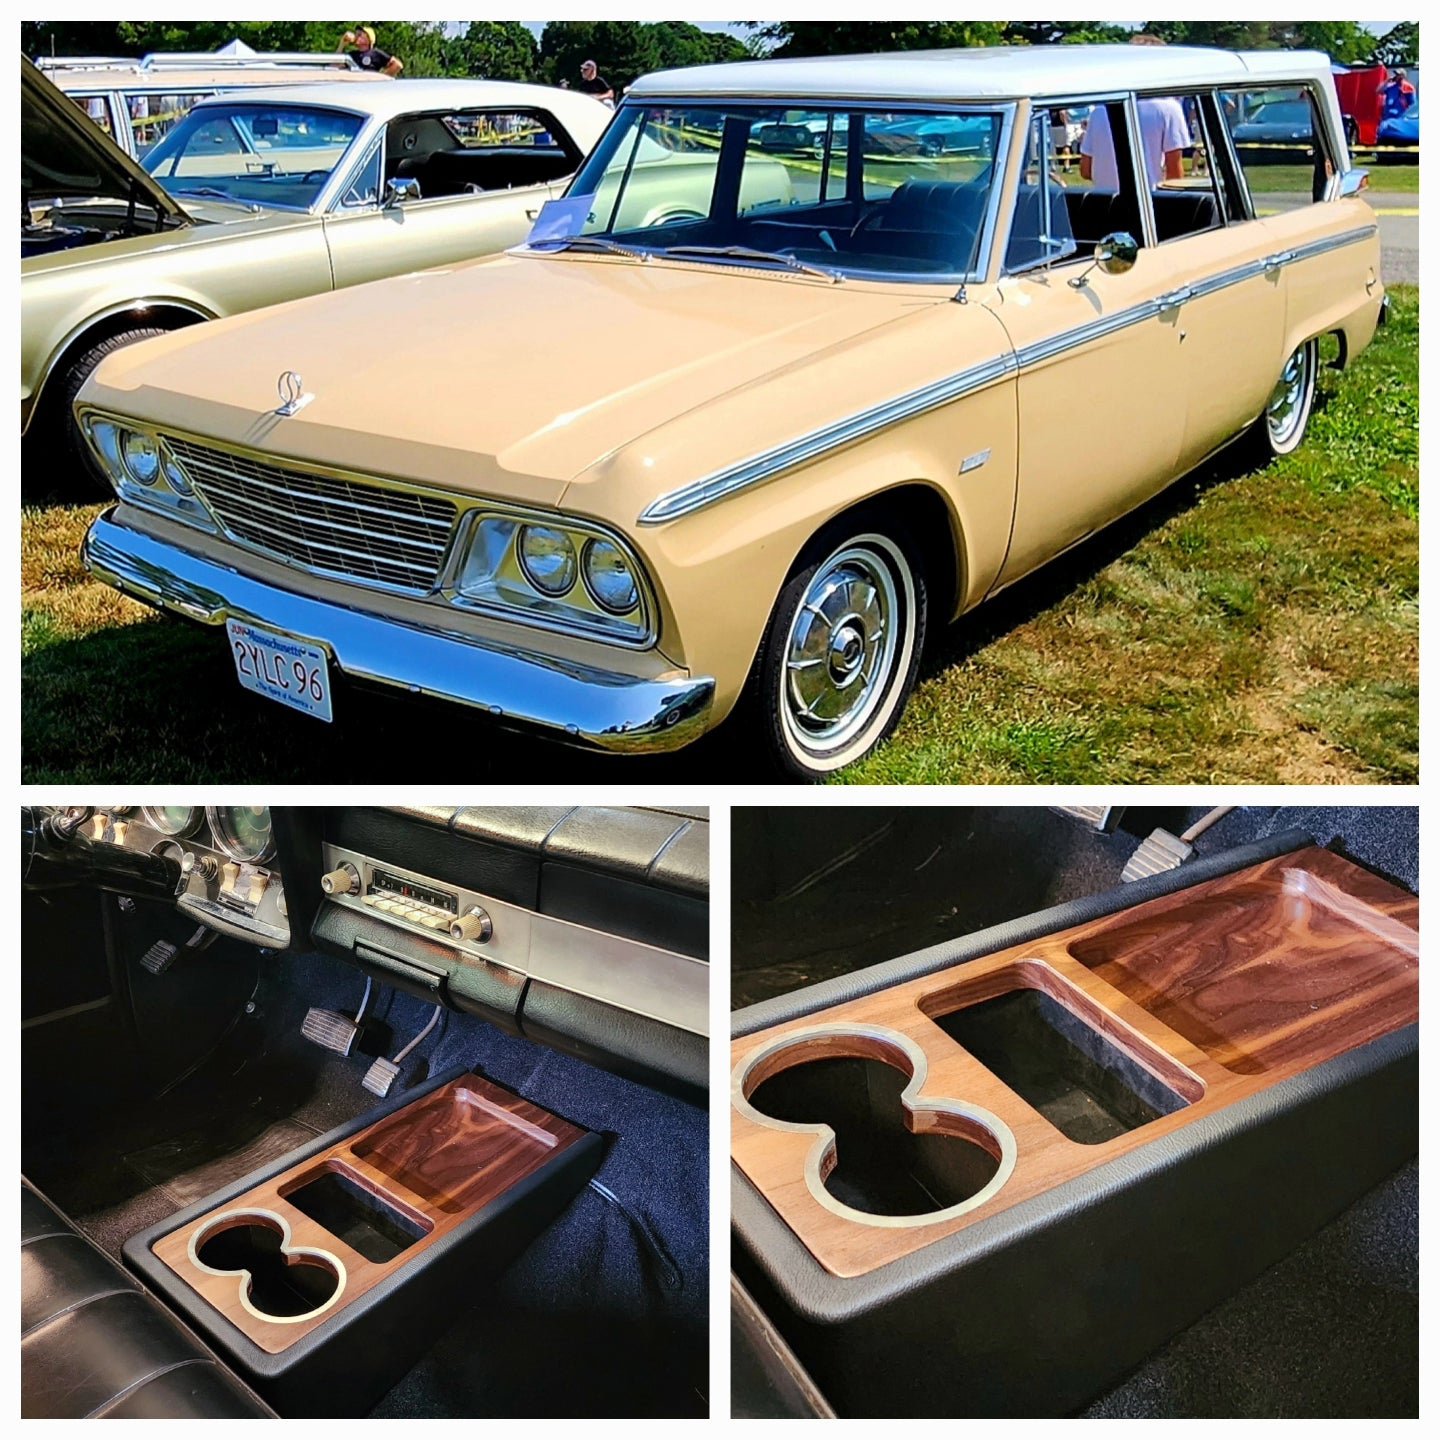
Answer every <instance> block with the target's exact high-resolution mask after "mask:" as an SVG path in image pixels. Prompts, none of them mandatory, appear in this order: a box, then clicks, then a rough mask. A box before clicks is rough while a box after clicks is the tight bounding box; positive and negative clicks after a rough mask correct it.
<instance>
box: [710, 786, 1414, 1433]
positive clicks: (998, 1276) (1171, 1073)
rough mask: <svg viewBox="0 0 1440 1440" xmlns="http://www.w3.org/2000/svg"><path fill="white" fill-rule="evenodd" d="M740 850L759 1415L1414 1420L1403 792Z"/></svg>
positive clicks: (741, 817)
mask: <svg viewBox="0 0 1440 1440" xmlns="http://www.w3.org/2000/svg"><path fill="white" fill-rule="evenodd" d="M732 854H733V862H732V886H733V896H732V923H731V930H732V935H733V937H734V941H733V944H734V954H733V962H732V964H733V969H732V1004H733V1006H734V1007H735V1009H734V1013H733V1014H732V1017H731V1018H732V1041H733V1044H732V1060H731V1064H732V1066H733V1072H732V1085H733V1097H732V1113H731V1123H732V1226H733V1231H732V1264H733V1274H732V1297H731V1299H732V1313H731V1328H732V1413H734V1414H735V1415H736V1416H747V1417H796V1418H798V1417H814V1416H829V1415H838V1416H840V1417H842V1418H845V1417H856V1416H876V1417H878V1416H889V1417H899V1416H906V1417H910V1416H917V1417H924V1416H945V1415H950V1416H955V1415H966V1416H982V1415H993V1416H1002V1417H1008V1416H1062V1415H1071V1416H1081V1417H1089V1418H1106V1417H1116V1418H1120V1417H1124V1418H1142V1417H1143V1418H1172V1417H1197V1416H1208V1417H1218V1416H1254V1417H1298V1416H1355V1417H1362V1416H1368V1417H1389V1416H1412V1415H1416V1414H1418V1385H1419V1350H1418V1168H1417V1162H1416V1159H1415V1156H1416V1151H1417V1148H1418V1113H1417V1112H1418V969H1419V948H1418V915H1419V902H1418V899H1417V898H1416V890H1417V886H1418V811H1417V810H1416V809H1415V808H1414V807H1404V806H1395V807H1384V808H1379V807H1375V808H1372V807H1360V806H1355V807H1350V806H1332V807H1316V808H1283V807H1277V808H1272V807H1263V806H1245V807H1235V806H1218V807H1213V808H1211V809H1209V810H1207V809H1205V808H1204V807H1188V808H1181V807H1175V808H1162V807H1144V808H1141V807H1135V806H1130V807H1128V808H1127V807H1126V806H1123V805H1120V806H1105V805H1094V806H1077V807H1072V808H1070V809H1069V810H1061V809H1050V810H1047V809H1042V808H1039V807H1028V806H1004V807H1001V806H995V807H960V806H910V807H906V808H898V807H888V806H873V807H864V808H853V807H825V809H824V810H818V809H808V810H807V809H803V808H802V809H795V808H778V807H777V808H766V809H759V808H737V809H736V810H735V812H734V816H733V822H732Z"/></svg>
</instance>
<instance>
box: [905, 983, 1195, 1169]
mask: <svg viewBox="0 0 1440 1440" xmlns="http://www.w3.org/2000/svg"><path fill="white" fill-rule="evenodd" d="M1016 968H1017V969H1021V967H1016ZM1013 978H1015V979H1017V980H1019V981H1020V982H1021V983H1020V984H1019V985H1018V987H1017V988H1015V989H1010V990H1007V991H1006V992H1005V993H1003V994H1000V995H993V996H991V997H990V998H988V999H985V1000H980V1001H977V1002H976V1003H973V1004H968V1005H965V1006H964V1007H963V1008H962V1009H958V1010H952V1011H949V1012H948V1013H946V1012H945V1011H943V1010H942V1011H940V1013H934V1007H933V1005H932V1004H930V1003H926V1004H924V1005H923V1006H922V1008H923V1009H924V1010H925V1011H926V1013H928V1014H929V1015H930V1018H931V1019H932V1020H934V1022H935V1023H936V1024H937V1025H938V1026H939V1027H940V1028H941V1029H942V1030H943V1031H944V1032H945V1033H946V1034H947V1035H948V1036H950V1038H951V1039H952V1040H954V1041H956V1042H957V1043H958V1044H959V1045H960V1046H962V1047H963V1048H964V1049H965V1050H966V1051H968V1052H969V1054H970V1055H971V1056H972V1057H973V1058H974V1059H976V1060H978V1061H979V1062H980V1063H981V1064H982V1065H983V1066H985V1068H986V1069H987V1070H989V1071H991V1072H992V1073H993V1074H994V1075H995V1076H996V1078H997V1079H999V1080H1001V1081H1003V1082H1004V1083H1005V1084H1006V1085H1008V1086H1009V1087H1010V1089H1012V1090H1013V1091H1014V1092H1015V1093H1016V1094H1017V1095H1018V1096H1020V1098H1021V1099H1022V1100H1024V1101H1025V1103H1026V1104H1027V1105H1029V1106H1030V1107H1031V1108H1032V1109H1034V1110H1038V1111H1039V1112H1040V1114H1042V1115H1043V1116H1044V1117H1045V1118H1046V1119H1047V1120H1048V1121H1049V1122H1050V1123H1051V1124H1052V1125H1053V1126H1054V1127H1055V1128H1056V1129H1057V1130H1058V1131H1060V1133H1061V1134H1062V1135H1064V1136H1065V1137H1066V1139H1068V1140H1073V1141H1075V1142H1076V1143H1077V1144H1080V1145H1103V1144H1104V1143H1105V1141H1107V1140H1114V1139H1115V1138H1116V1137H1118V1136H1120V1135H1127V1134H1129V1133H1130V1131H1132V1130H1138V1129H1139V1128H1140V1127H1141V1126H1142V1125H1148V1124H1149V1123H1150V1122H1151V1121H1152V1120H1158V1119H1159V1118H1160V1117H1161V1116H1162V1115H1173V1114H1174V1113H1175V1112H1176V1111H1177V1110H1183V1109H1184V1108H1185V1107H1186V1106H1187V1105H1189V1104H1190V1103H1191V1101H1192V1100H1193V1099H1198V1098H1199V1096H1198V1095H1196V1094H1194V1093H1193V1091H1192V1094H1191V1097H1190V1098H1188V1099H1187V1098H1186V1096H1184V1095H1182V1094H1179V1093H1178V1092H1177V1091H1176V1090H1175V1089H1172V1088H1171V1086H1170V1085H1168V1084H1166V1083H1165V1081H1163V1080H1161V1079H1160V1078H1159V1077H1158V1076H1157V1075H1154V1074H1152V1073H1151V1072H1150V1071H1149V1070H1147V1069H1146V1068H1145V1067H1144V1066H1143V1065H1141V1064H1140V1063H1139V1061H1138V1060H1136V1059H1135V1058H1134V1057H1133V1056H1132V1055H1128V1054H1126V1053H1125V1051H1124V1050H1122V1049H1120V1047H1119V1046H1118V1045H1115V1044H1113V1043H1112V1042H1111V1041H1110V1040H1109V1039H1108V1038H1107V1037H1106V1036H1105V1035H1104V1034H1103V1033H1102V1032H1101V1031H1100V1030H1099V1029H1098V1028H1096V1027H1095V1026H1094V1025H1092V1024H1091V1023H1089V1022H1088V1021H1087V1020H1086V1019H1084V1018H1083V1017H1082V1016H1080V1015H1078V1014H1076V1013H1075V1012H1074V1011H1073V1010H1071V1009H1069V1008H1067V1007H1066V1006H1065V1005H1062V1004H1061V1003H1060V1002H1059V1001H1058V1000H1057V999H1055V998H1054V997H1053V996H1052V995H1049V994H1047V993H1046V992H1045V991H1044V990H1043V989H1039V988H1035V987H1034V986H1033V985H1031V984H1027V983H1024V982H1025V981H1026V980H1028V979H1030V978H1031V977H1029V976H1027V975H1024V974H1023V973H1022V974H1021V975H1020V976H1017V977H1013ZM1187 1088H1189V1087H1187Z"/></svg>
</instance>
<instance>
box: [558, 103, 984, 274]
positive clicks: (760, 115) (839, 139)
mask: <svg viewBox="0 0 1440 1440" xmlns="http://www.w3.org/2000/svg"><path fill="white" fill-rule="evenodd" d="M1002 123H1003V116H1002V114H1001V113H1000V112H999V111H989V110H987V111H926V110H909V109H903V110H902V109H883V110H882V109H863V110H862V109H854V108H849V107H846V108H841V107H839V106H831V107H824V108H821V107H816V108H812V109H803V108H798V107H774V106H764V105H759V104H743V103H741V104H735V105H731V106H726V107H725V108H723V109H718V110H717V109H714V108H710V107H704V108H702V107H700V106H693V107H691V106H676V105H664V106H640V105H627V106H623V107H622V110H621V114H620V116H619V118H618V119H617V120H616V121H615V123H614V124H613V125H612V126H611V128H610V130H609V131H607V132H606V135H605V137H604V139H603V140H602V141H601V144H600V146H599V147H598V148H597V149H596V151H595V153H594V154H593V155H592V156H591V158H590V159H589V160H588V161H587V162H586V164H585V166H584V167H583V168H582V171H581V174H580V175H579V176H578V177H577V178H576V181H575V184H574V186H572V188H571V192H570V193H571V194H572V195H577V196H578V195H585V194H593V195H594V197H595V203H594V205H593V206H592V207H591V210H590V214H589V218H588V220H587V221H586V222H585V224H584V226H583V228H582V233H584V234H595V235H607V236H613V237H615V238H617V239H623V240H624V241H625V242H626V243H629V244H637V245H644V246H653V247H655V248H667V247H675V246H682V245H683V246H685V247H699V249H700V251H702V252H711V253H712V254H713V252H715V251H717V250H724V249H726V248H732V249H733V248H737V247H738V248H741V249H745V250H749V251H752V252H761V254H763V255H773V256H775V257H776V258H777V259H780V260H781V261H782V262H783V261H786V260H788V261H790V262H792V263H795V262H798V263H799V264H801V265H810V266H821V267H824V268H826V269H829V270H835V271H840V272H842V273H854V274H877V275H889V276H900V277H907V278H916V279H941V278H944V279H951V278H963V277H965V276H967V275H969V274H971V273H973V272H974V271H975V270H976V269H977V268H978V265H979V257H980V248H981V243H982V238H983V236H984V234H985V231H986V219H987V216H988V214H989V208H990V200H991V195H992V181H993V177H994V168H995V157H996V151H997V147H998V144H999V136H1000V133H1001V129H1002ZM657 227H664V229H665V231H666V232H667V233H666V234H664V235H663V236H657V235H655V234H654V233H653V232H654V231H655V230H656V228H657ZM692 253H693V251H692ZM700 258H705V257H704V256H703V255H702V257H700ZM714 258H715V259H716V260H717V262H718V263H723V262H724V261H725V259H726V258H727V257H724V256H715V257H714ZM729 258H731V259H736V258H746V257H733V256H732V257H729ZM748 258H755V257H754V256H751V257H748Z"/></svg>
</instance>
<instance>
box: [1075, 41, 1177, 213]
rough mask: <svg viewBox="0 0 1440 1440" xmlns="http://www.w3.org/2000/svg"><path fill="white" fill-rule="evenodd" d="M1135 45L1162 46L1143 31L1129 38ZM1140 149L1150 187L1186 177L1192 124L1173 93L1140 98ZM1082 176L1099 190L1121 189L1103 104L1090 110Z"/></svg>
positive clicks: (1106, 112)
mask: <svg viewBox="0 0 1440 1440" xmlns="http://www.w3.org/2000/svg"><path fill="white" fill-rule="evenodd" d="M1130 43H1131V44H1132V45H1163V44H1164V43H1165V42H1164V41H1163V40H1162V39H1161V38H1160V37H1159V36H1158V35H1146V34H1144V33H1143V32H1142V33H1141V34H1138V35H1132V36H1131V37H1130ZM1136 108H1137V109H1138V110H1139V112H1140V148H1141V150H1142V151H1143V152H1144V155H1145V177H1146V179H1147V180H1148V181H1149V183H1150V185H1151V187H1152V188H1153V187H1154V186H1156V185H1158V184H1160V182H1161V181H1162V180H1182V179H1184V177H1185V151H1186V149H1187V148H1188V147H1189V145H1190V126H1189V123H1188V122H1187V121H1186V119H1185V107H1184V106H1183V105H1182V104H1181V103H1180V101H1179V100H1177V99H1176V98H1175V97H1174V96H1171V95H1164V96H1160V97H1159V98H1149V97H1147V98H1146V99H1144V100H1141V101H1140V102H1139V104H1138V105H1137V107H1136ZM1080 178H1081V179H1082V180H1089V181H1091V182H1092V183H1093V184H1094V186H1095V188H1096V189H1097V190H1116V191H1118V190H1119V189H1120V172H1119V169H1118V167H1117V166H1116V164H1115V142H1114V140H1113V139H1112V138H1111V135H1110V113H1109V111H1108V110H1106V108H1105V107H1104V106H1103V105H1097V106H1096V107H1095V108H1094V109H1093V110H1092V111H1091V112H1090V122H1089V124H1087V125H1086V127H1085V136H1084V138H1083V139H1082V140H1081V141H1080Z"/></svg>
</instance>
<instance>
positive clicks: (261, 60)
mask: <svg viewBox="0 0 1440 1440" xmlns="http://www.w3.org/2000/svg"><path fill="white" fill-rule="evenodd" d="M36 64H37V65H38V66H39V67H40V69H42V70H138V71H146V70H180V69H185V70H266V69H276V68H282V69H293V70H358V69H359V68H360V67H359V66H358V65H356V64H355V62H354V60H353V59H351V57H350V56H349V55H342V54H340V53H338V52H327V51H323V50H322V51H315V52H311V51H306V50H270V51H256V52H253V53H251V54H249V55H223V54H216V53H214V52H212V51H208V50H184V51H182V50H176V51H165V52H160V51H157V52H155V53H153V54H150V55H146V56H145V57H144V59H141V60H136V59H133V58H130V59H127V58H126V57H124V56H119V55H42V56H40V58H39V59H38V60H37V61H36Z"/></svg>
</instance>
